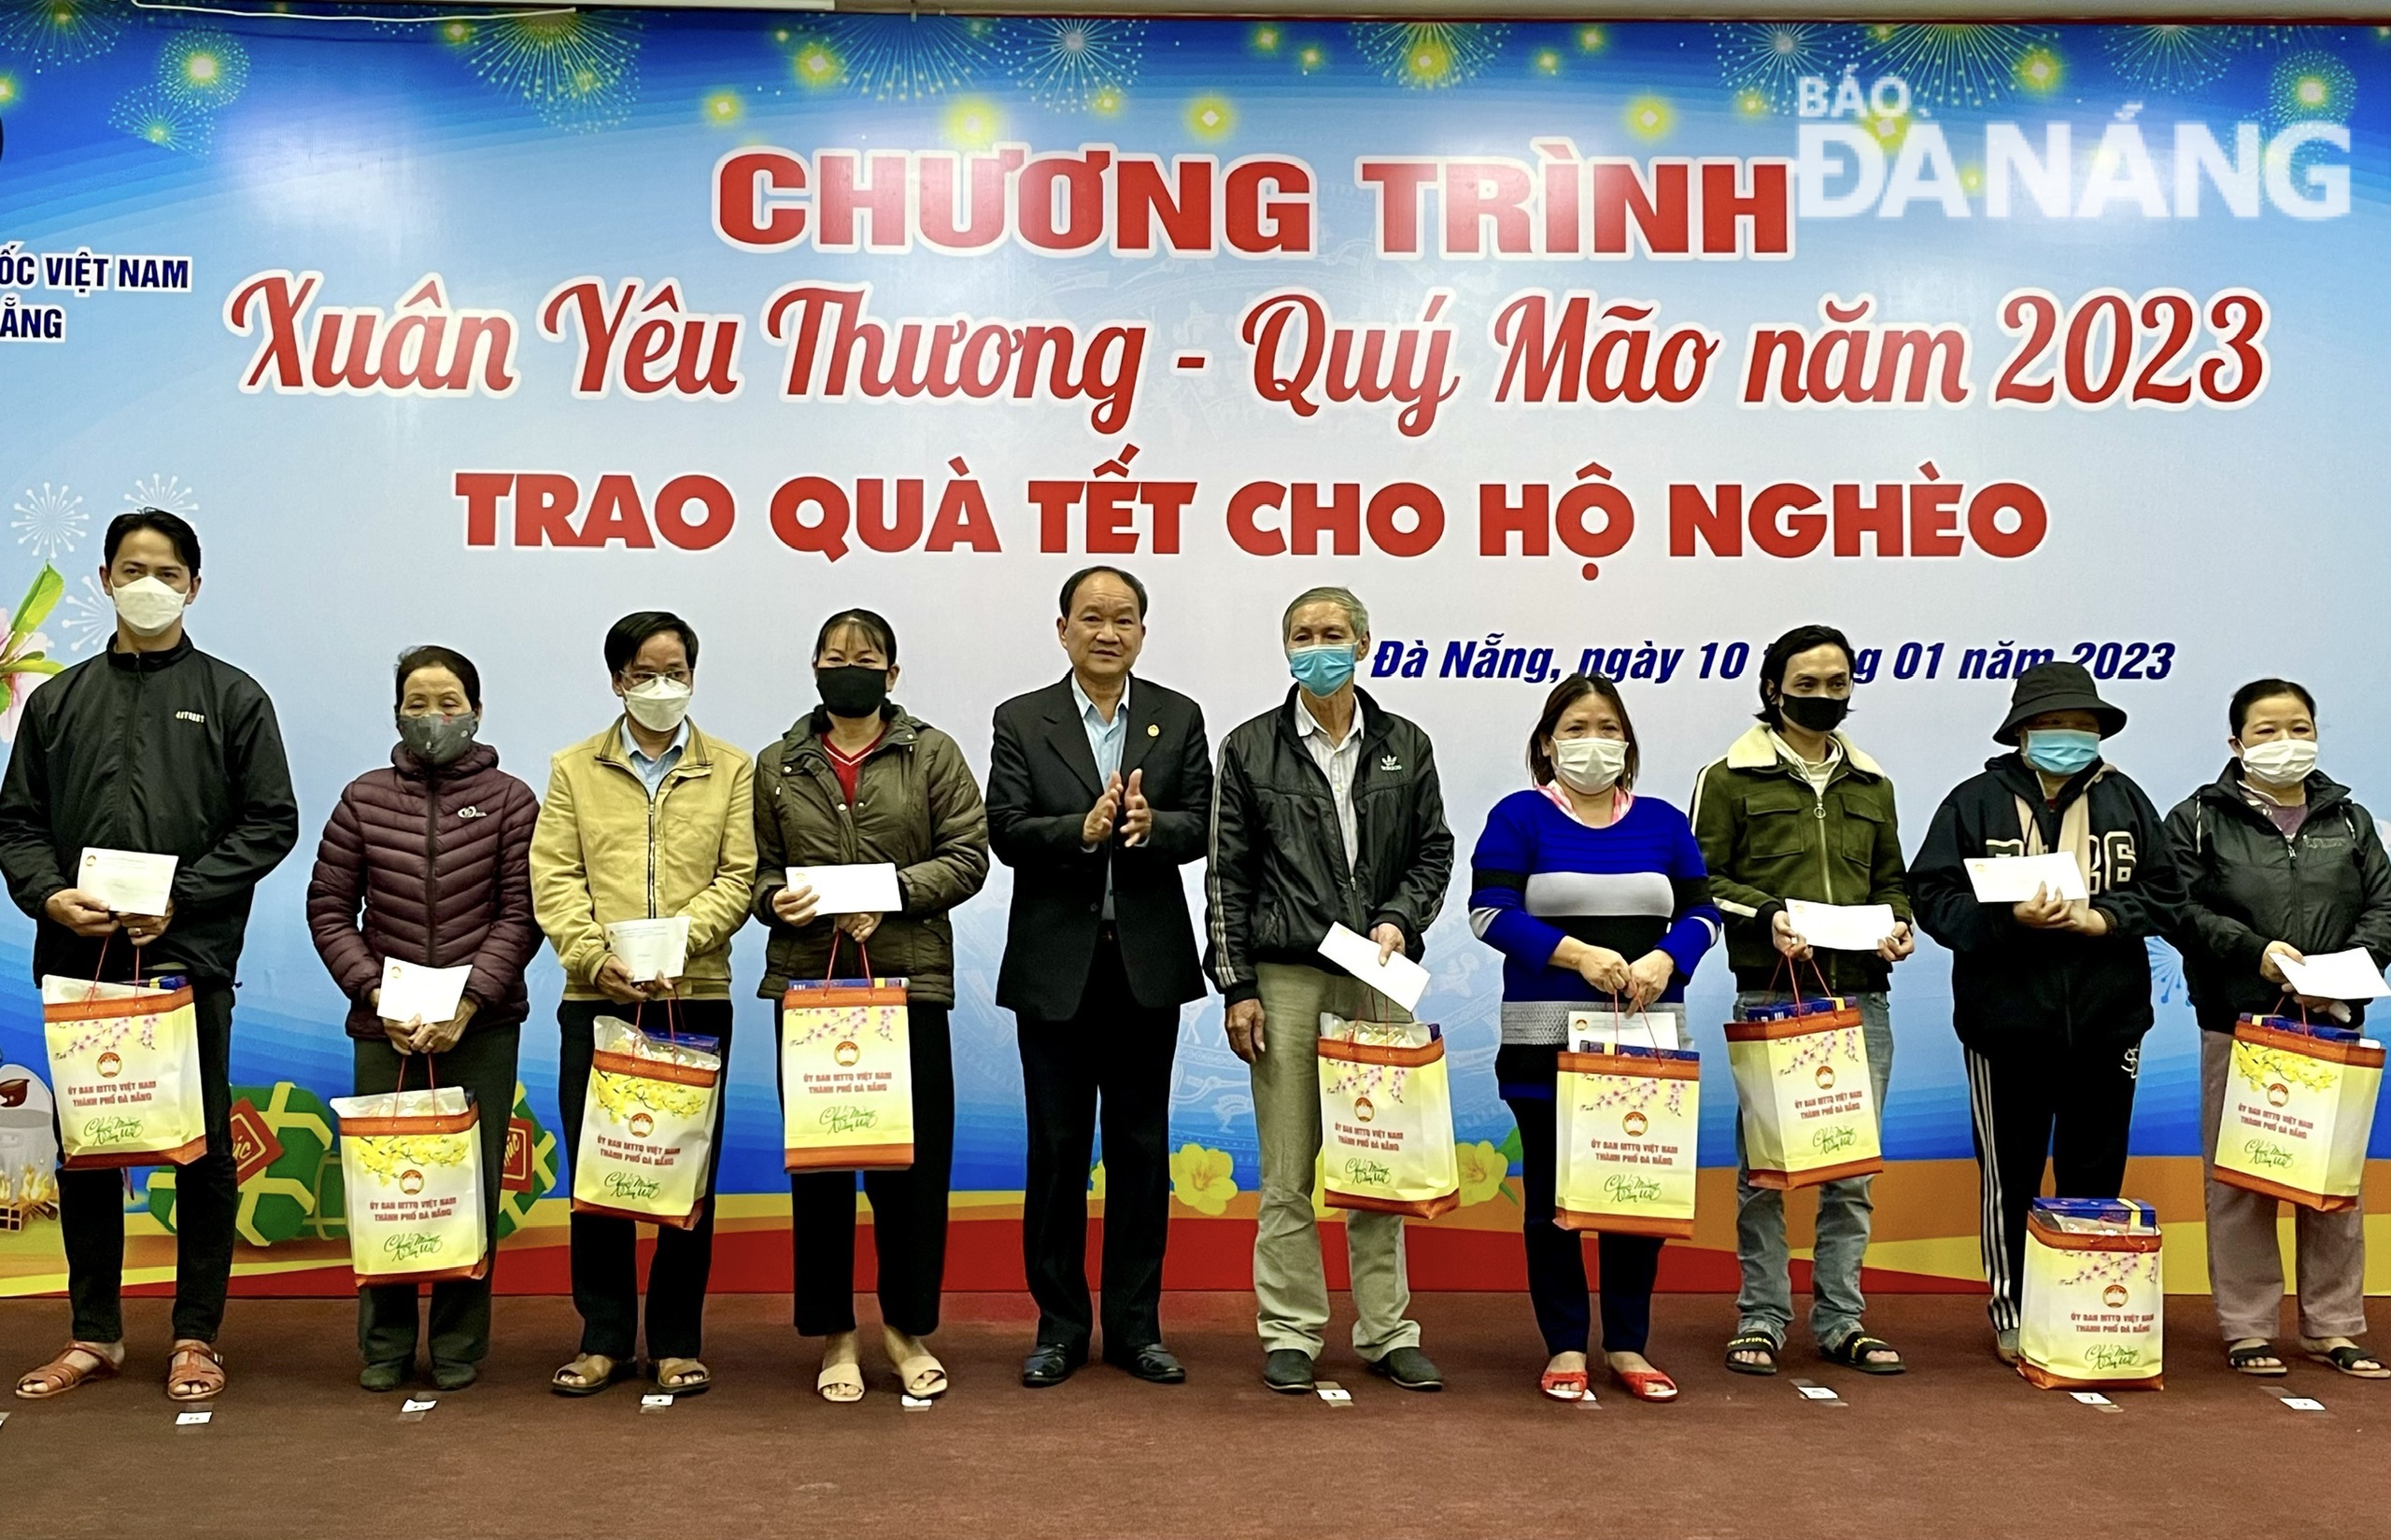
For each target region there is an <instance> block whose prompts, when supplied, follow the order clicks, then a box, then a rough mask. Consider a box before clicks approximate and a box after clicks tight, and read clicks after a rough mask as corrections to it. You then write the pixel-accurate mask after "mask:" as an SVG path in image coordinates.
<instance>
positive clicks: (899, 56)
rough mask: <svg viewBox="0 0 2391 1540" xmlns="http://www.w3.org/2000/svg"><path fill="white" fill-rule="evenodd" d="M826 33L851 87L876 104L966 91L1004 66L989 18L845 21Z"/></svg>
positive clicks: (841, 19)
mask: <svg viewBox="0 0 2391 1540" xmlns="http://www.w3.org/2000/svg"><path fill="white" fill-rule="evenodd" d="M825 30H826V40H827V41H828V43H829V44H830V45H831V46H832V47H834V48H836V49H837V50H838V53H839V60H840V64H842V66H843V75H844V78H845V80H846V82H847V84H849V85H851V86H853V87H854V88H855V89H856V92H858V93H860V94H862V95H865V96H869V97H870V98H871V99H872V100H874V101H876V102H910V101H914V100H917V99H919V98H921V97H925V96H939V95H943V94H944V93H946V92H951V91H960V90H962V89H963V88H964V87H966V86H969V85H970V84H972V83H973V82H974V81H976V80H978V79H979V78H981V77H982V76H983V75H984V74H986V73H987V72H988V71H990V70H992V69H994V68H996V66H997V62H998V54H997V23H996V21H993V20H991V19H990V18H988V17H984V16H842V17H839V18H837V19H836V20H834V21H830V22H829V23H828V26H827V28H826V29H825Z"/></svg>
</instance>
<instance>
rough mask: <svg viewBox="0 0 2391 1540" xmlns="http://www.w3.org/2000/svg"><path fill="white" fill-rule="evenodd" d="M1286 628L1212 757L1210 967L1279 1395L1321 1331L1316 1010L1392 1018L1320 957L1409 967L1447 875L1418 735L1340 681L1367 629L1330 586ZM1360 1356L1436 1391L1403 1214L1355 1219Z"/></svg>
mask: <svg viewBox="0 0 2391 1540" xmlns="http://www.w3.org/2000/svg"><path fill="white" fill-rule="evenodd" d="M1280 640H1281V642H1282V643H1284V646H1285V650H1286V654H1287V664H1288V669H1289V671H1291V672H1292V673H1294V675H1295V688H1294V689H1293V690H1291V691H1289V692H1288V695H1287V699H1286V700H1285V701H1284V702H1283V703H1281V704H1280V705H1278V706H1276V707H1274V708H1272V709H1271V710H1269V711H1266V712H1265V713H1262V714H1261V715H1260V716H1257V717H1255V718H1253V720H1252V721H1250V722H1247V723H1244V724H1242V725H1241V726H1239V727H1238V728H1237V730H1236V731H1234V732H1232V733H1230V734H1229V735H1228V738H1227V739H1226V740H1225V741H1224V742H1223V743H1222V745H1221V767H1220V777H1219V780H1218V781H1217V782H1216V784H1215V785H1214V788H1213V796H1212V827H1211V858H1210V864H1209V866H1208V868H1207V870H1206V877H1205V881H1206V888H1207V897H1208V900H1209V903H1208V912H1207V915H1206V921H1205V924H1206V926H1207V929H1208V931H1209V933H1210V934H1209V936H1208V938H1207V940H1208V941H1209V946H1208V948H1207V952H1206V959H1205V961H1206V966H1207V967H1208V968H1210V970H1211V974H1212V982H1214V983H1216V984H1218V985H1219V986H1220V990H1221V993H1222V994H1223V995H1224V996H1226V997H1227V1000H1228V1021H1227V1026H1228V1038H1229V1046H1230V1048H1232V1049H1233V1050H1235V1051H1236V1053H1237V1055H1238V1057H1239V1058H1241V1059H1243V1060H1245V1061H1246V1062H1247V1063H1248V1064H1250V1065H1252V1067H1253V1121H1254V1124H1255V1128H1256V1131H1257V1132H1258V1134H1259V1135H1260V1137H1261V1143H1262V1195H1261V1212H1260V1216H1259V1223H1258V1225H1257V1228H1256V1230H1255V1233H1254V1240H1253V1292H1254V1296H1255V1300H1256V1303H1257V1305H1258V1306H1259V1310H1258V1315H1259V1321H1260V1326H1261V1332H1262V1346H1263V1349H1264V1353H1265V1359H1264V1364H1263V1371H1262V1378H1263V1381H1264V1383H1266V1384H1267V1385H1268V1386H1269V1387H1270V1388H1271V1389H1272V1390H1274V1391H1283V1392H1289V1393H1300V1392H1307V1391H1309V1390H1310V1389H1311V1388H1312V1363H1313V1362H1314V1361H1315V1360H1316V1359H1318V1358H1319V1356H1320V1350H1321V1348H1322V1346H1323V1335H1322V1334H1323V1329H1324V1328H1325V1327H1326V1326H1327V1324H1328V1284H1327V1280H1326V1278H1325V1276H1324V1274H1323V1268H1322V1264H1321V1256H1320V1244H1319V1236H1318V1233H1317V1230H1316V1228H1315V1226H1314V1224H1313V1219H1312V1208H1311V1194H1312V1172H1313V1166H1314V1165H1315V1163H1316V1162H1317V1160H1318V1157H1319V1154H1320V1145H1321V1129H1320V1071H1319V1065H1318V1060H1317V1058H1316V1056H1315V1045H1316V1043H1317V1041H1318V1038H1319V1036H1320V1016H1321V1013H1322V1012H1323V1010H1325V1011H1330V1012H1333V1013H1334V1014H1337V1015H1339V1016H1343V1017H1347V1018H1349V1019H1354V1018H1370V1017H1376V1018H1377V1019H1380V1020H1384V1019H1388V1018H1389V1017H1390V1016H1392V1017H1394V1018H1397V1019H1400V1018H1401V1012H1400V1011H1399V1010H1396V1009H1395V1008H1394V1005H1393V1003H1392V1002H1390V1001H1385V1000H1383V999H1382V997H1380V996H1377V995H1376V994H1375V993H1374V992H1372V991H1371V990H1369V989H1368V988H1367V986H1365V985H1364V984H1363V983H1362V982H1360V981H1359V980H1357V979H1354V978H1353V977H1351V975H1349V974H1346V973H1344V972H1342V971H1337V970H1333V969H1330V968H1324V967H1323V966H1322V964H1323V959H1322V958H1321V956H1320V953H1319V947H1320V943H1321V940H1323V938H1324V937H1326V936H1327V934H1328V931H1329V927H1330V926H1331V925H1344V926H1346V927H1347V928H1348V929H1351V930H1353V931H1357V932H1359V933H1362V934H1364V935H1366V936H1368V937H1369V938H1370V940H1373V941H1376V942H1377V943H1378V947H1379V958H1380V960H1381V961H1383V960H1384V959H1385V958H1386V957H1388V956H1390V955H1392V954H1394V953H1396V952H1401V953H1403V954H1406V955H1407V956H1409V957H1412V958H1415V959H1416V958H1417V957H1418V956H1419V955H1420V954H1421V950H1422V939H1423V938H1424V937H1425V936H1426V934H1427V930H1428V926H1429V925H1430V924H1431V923H1432V922H1434V921H1435V919H1436V911H1437V910H1438V909H1439V908H1441V907H1442V906H1443V904H1444V899H1445V889H1446V887H1447V886H1448V885H1449V884H1450V882H1451V879H1452V869H1453V837H1452V831H1451V830H1450V829H1448V828H1447V827H1445V809H1444V798H1443V796H1442V794H1441V792H1440V791H1439V790H1438V788H1437V784H1436V758H1435V756H1434V755H1433V753H1432V752H1431V750H1430V748H1429V743H1428V735H1427V734H1426V733H1424V732H1422V731H1421V730H1420V728H1418V727H1417V726H1415V725H1413V724H1412V723H1410V722H1408V721H1406V720H1405V719H1404V718H1402V717H1400V716H1397V715H1395V714H1394V713H1392V712H1389V711H1387V710H1386V709H1385V708H1384V707H1382V706H1380V705H1379V703H1378V702H1377V701H1375V700H1373V699H1370V698H1369V697H1368V696H1366V695H1364V694H1362V693H1361V691H1360V690H1358V689H1357V688H1355V687H1354V685H1353V670H1354V667H1355V665H1356V664H1357V663H1358V662H1359V660H1360V659H1361V658H1363V657H1367V656H1368V654H1369V641H1370V622H1369V615H1368V612H1366V611H1365V610H1364V609H1363V607H1362V603H1361V600H1357V599H1355V598H1354V597H1353V596H1352V594H1351V593H1349V592H1348V591H1346V590H1345V589H1343V588H1314V589H1311V590H1310V591H1309V592H1307V593H1303V594H1300V595H1298V596H1296V599H1295V602H1294V603H1292V604H1290V605H1288V606H1287V612H1286V615H1284V616H1283V617H1282V620H1281V623H1280ZM1345 1248H1346V1254H1347V1256H1348V1258H1349V1259H1350V1260H1351V1264H1352V1279H1353V1307H1354V1310H1355V1312H1356V1316H1357V1319H1356V1320H1355V1321H1354V1323H1353V1347H1354V1349H1355V1350H1356V1351H1358V1352H1359V1353H1360V1354H1361V1355H1362V1357H1363V1358H1364V1359H1365V1360H1366V1361H1367V1362H1368V1363H1369V1366H1370V1371H1371V1372H1372V1373H1373V1374H1377V1375H1379V1376H1381V1377H1383V1378H1388V1379H1391V1380H1393V1381H1394V1383H1395V1384H1397V1385H1400V1386H1402V1387H1403V1388H1404V1389H1406V1390H1420V1391H1433V1390H1437V1389H1440V1388H1441V1387H1442V1385H1443V1383H1444V1381H1443V1379H1442V1378H1441V1377H1439V1376H1438V1374H1437V1372H1436V1365H1435V1364H1434V1363H1430V1362H1429V1361H1428V1357H1427V1355H1426V1354H1425V1353H1422V1351H1421V1350H1420V1327H1419V1324H1418V1322H1416V1321H1410V1320H1408V1319H1407V1314H1406V1312H1407V1311H1408V1309H1409V1308H1410V1304H1411V1290H1410V1285H1409V1284H1408V1281H1407V1280H1406V1279H1405V1277H1404V1263H1403V1218H1402V1216H1401V1215H1399V1214H1383V1213H1367V1212H1361V1211H1352V1212H1349V1213H1348V1214H1347V1215H1346V1219H1345Z"/></svg>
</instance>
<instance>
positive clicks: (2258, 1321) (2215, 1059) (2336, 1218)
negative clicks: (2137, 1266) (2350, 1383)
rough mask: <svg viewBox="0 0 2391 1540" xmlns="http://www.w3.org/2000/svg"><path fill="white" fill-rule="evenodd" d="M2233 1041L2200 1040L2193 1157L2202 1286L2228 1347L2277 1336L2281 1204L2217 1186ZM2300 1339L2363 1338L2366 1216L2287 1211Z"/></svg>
mask: <svg viewBox="0 0 2391 1540" xmlns="http://www.w3.org/2000/svg"><path fill="white" fill-rule="evenodd" d="M2232 1066H2233V1035H2232V1034H2231V1033H2229V1032H2202V1033H2201V1034H2200V1154H2201V1156H2202V1158H2203V1159H2205V1160H2206V1161H2207V1162H2208V1172H2209V1177H2208V1279H2209V1290H2210V1292H2211V1293H2213V1294H2214V1296H2215V1298H2216V1323H2217V1325H2218V1326H2219V1327H2220V1328H2222V1329H2223V1331H2224V1333H2225V1339H2226V1340H2227V1341H2228V1342H2233V1341H2238V1340H2240V1339H2242V1338H2244V1337H2253V1336H2255V1337H2263V1338H2266V1339H2268V1340H2272V1339H2273V1337H2274V1335H2275V1334H2276V1333H2277V1332H2279V1331H2281V1330H2282V1328H2283V1250H2282V1246H2281V1244H2280V1243H2279V1242H2278V1240H2277V1239H2276V1236H2275V1216H2276V1214H2277V1211H2278V1210H2279V1209H2280V1208H2282V1202H2281V1200H2280V1199H2277V1198H2272V1197H2269V1196H2268V1195H2267V1194H2264V1193H2253V1192H2251V1191H2250V1190H2249V1189H2247V1188H2244V1187H2235V1186H2231V1185H2229V1184H2228V1183H2226V1182H2222V1181H2219V1180H2216V1123H2217V1119H2218V1118H2219V1117H2221V1116H2222V1115H2223V1113H2224V1110H2225V1082H2226V1078H2227V1077H2228V1075H2229V1074H2231V1073H2232ZM2292 1214H2293V1216H2294V1217H2293V1221H2292V1234H2293V1236H2294V1239H2295V1245H2294V1248H2293V1250H2294V1255H2295V1256H2296V1257H2297V1259H2298V1265H2299V1332H2300V1335H2302V1336H2360V1335H2364V1334H2365V1332H2366V1216H2365V1213H2364V1212H2363V1210H2362V1209H2358V1208H2347V1209H2343V1210H2342V1211H2341V1212H2340V1213H2336V1214H2324V1213H2319V1212H2317V1211H2316V1210H2315V1209H2313V1208H2305V1207H2301V1206H2298V1205H2295V1206H2294V1207H2293V1208H2292Z"/></svg>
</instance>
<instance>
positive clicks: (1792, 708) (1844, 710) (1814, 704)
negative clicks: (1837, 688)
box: [1776, 695, 1851, 732]
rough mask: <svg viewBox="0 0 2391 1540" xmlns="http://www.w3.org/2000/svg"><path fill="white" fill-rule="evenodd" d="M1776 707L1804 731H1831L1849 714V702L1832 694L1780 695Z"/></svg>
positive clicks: (1789, 720)
mask: <svg viewBox="0 0 2391 1540" xmlns="http://www.w3.org/2000/svg"><path fill="white" fill-rule="evenodd" d="M1776 709H1777V710H1778V711H1779V712H1782V713H1784V715H1785V720H1787V721H1788V722H1790V723H1792V724H1793V725H1794V726H1795V727H1797V728H1801V729H1802V730H1803V731H1804V732H1832V731H1834V729H1835V728H1839V727H1841V726H1843V719H1844V718H1845V717H1846V716H1848V715H1850V714H1851V702H1850V701H1849V700H1848V699H1842V698H1839V697H1836V696H1832V695H1780V696H1778V697H1777V698H1776Z"/></svg>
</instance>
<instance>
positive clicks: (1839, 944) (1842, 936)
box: [1785, 898, 1901, 952]
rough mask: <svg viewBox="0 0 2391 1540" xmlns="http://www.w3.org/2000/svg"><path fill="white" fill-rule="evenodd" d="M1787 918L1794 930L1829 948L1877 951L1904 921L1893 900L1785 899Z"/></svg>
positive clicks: (1810, 940) (1801, 935)
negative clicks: (1825, 901)
mask: <svg viewBox="0 0 2391 1540" xmlns="http://www.w3.org/2000/svg"><path fill="white" fill-rule="evenodd" d="M1785 921H1786V923H1787V924H1788V925H1791V926H1792V927H1793V934H1794V935H1796V936H1799V937H1801V938H1802V940H1805V941H1807V942H1809V943H1810V944H1811V945H1812V946H1814V947H1823V948H1825V949H1826V950H1827V951H1829V952H1874V951H1875V950H1876V947H1877V944H1878V943H1879V942H1881V941H1883V940H1884V939H1885V938H1886V937H1888V936H1890V935H1891V934H1892V933H1893V926H1895V925H1899V924H1900V923H1901V922H1900V921H1899V920H1897V919H1895V918H1894V917H1893V906H1892V905H1890V904H1814V903H1811V902H1810V901H1809V900H1808V899H1806V898H1788V899H1786V900H1785Z"/></svg>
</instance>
